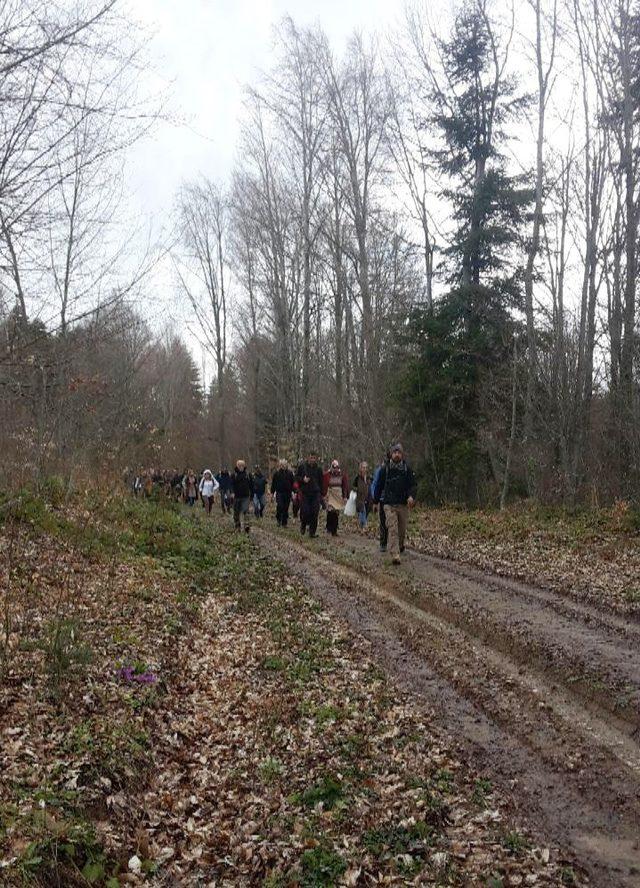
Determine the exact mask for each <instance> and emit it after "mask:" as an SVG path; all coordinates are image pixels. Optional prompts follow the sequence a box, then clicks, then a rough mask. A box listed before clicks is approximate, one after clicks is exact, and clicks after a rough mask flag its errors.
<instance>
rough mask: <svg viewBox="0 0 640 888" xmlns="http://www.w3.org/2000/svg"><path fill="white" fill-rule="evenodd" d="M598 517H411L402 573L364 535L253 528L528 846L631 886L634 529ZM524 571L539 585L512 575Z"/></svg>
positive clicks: (636, 662) (596, 877) (634, 841)
mask: <svg viewBox="0 0 640 888" xmlns="http://www.w3.org/2000/svg"><path fill="white" fill-rule="evenodd" d="M612 520H615V521H616V522H617V520H618V519H617V517H616V516H614V518H613V519H611V516H604V517H603V516H597V515H593V516H591V524H589V523H588V522H587V520H586V517H585V516H578V518H577V519H576V518H574V519H571V518H570V517H569V516H566V515H561V514H558V513H556V514H555V515H553V516H551V515H550V516H549V517H548V519H547V523H546V526H545V525H543V524H542V523H541V522H539V523H538V525H537V526H536V525H534V524H533V523H531V524H530V525H528V526H527V525H526V524H525V522H524V520H523V513H522V512H521V511H516V512H515V515H514V513H511V515H509V514H506V515H500V514H497V515H494V514H491V513H485V514H483V513H478V512H476V513H460V512H457V511H453V510H449V511H444V510H443V511H440V512H434V513H431V514H427V513H425V512H419V513H418V514H416V515H415V516H414V517H413V519H412V522H411V531H410V535H409V539H410V542H411V544H412V545H410V547H409V548H408V550H407V552H406V553H405V558H404V563H403V565H402V566H401V567H396V566H393V565H391V563H390V559H389V558H388V557H387V556H385V555H382V554H380V553H379V552H378V551H377V546H376V542H375V539H372V538H371V532H370V534H369V535H368V536H366V537H362V536H360V535H359V534H357V533H355V532H354V531H353V529H352V528H349V529H346V528H345V531H344V532H343V533H342V534H341V535H340V536H339V537H338V538H336V539H333V538H331V537H328V536H327V535H326V534H323V533H320V535H319V536H318V538H317V539H315V540H309V539H308V538H306V537H300V535H299V534H298V533H297V531H296V529H295V528H289V529H288V530H287V531H284V533H286V535H287V537H288V538H289V545H288V546H287V547H286V548H285V547H283V546H282V543H281V540H280V539H278V535H279V536H281V535H282V534H283V531H282V530H278V529H277V530H276V532H275V533H274V530H273V528H270V527H269V526H268V525H266V524H265V525H264V527H263V528H261V530H260V532H259V533H260V541H261V545H262V546H263V547H264V548H265V550H266V551H270V552H274V553H275V552H276V551H277V552H280V553H281V554H280V557H281V558H282V559H283V560H284V561H285V563H286V564H287V566H288V567H289V569H290V570H292V571H294V572H295V573H296V574H297V575H298V576H299V577H300V578H301V579H302V580H303V581H305V582H306V583H307V584H308V586H309V587H310V588H313V589H314V591H315V594H316V595H318V596H319V598H320V599H321V600H323V601H324V602H325V604H327V605H328V606H330V607H331V609H332V610H333V611H334V612H337V613H339V614H340V615H341V616H342V617H343V618H345V619H346V620H347V621H348V622H349V624H350V626H351V628H352V630H353V631H356V632H358V633H360V634H362V635H364V636H365V637H366V638H368V639H369V640H370V641H371V643H372V645H373V653H374V655H375V657H376V659H377V661H378V662H380V663H381V664H382V665H384V666H385V668H386V669H387V670H388V672H389V673H390V674H391V675H393V676H394V677H395V679H396V681H397V682H399V684H400V685H401V686H402V687H404V688H407V689H409V690H410V691H411V692H412V693H417V694H420V695H421V697H422V698H423V699H424V700H425V702H427V703H428V704H429V705H431V706H432V707H433V712H434V714H435V718H434V722H433V723H435V724H437V725H438V726H441V727H443V728H444V729H446V730H448V731H450V732H451V733H453V735H454V736H455V737H456V740H457V742H458V743H459V744H460V745H461V747H462V749H463V758H464V759H465V760H466V761H470V762H473V763H474V765H475V766H476V767H479V768H482V769H483V773H484V774H485V775H486V777H487V779H489V780H490V781H491V782H492V783H493V784H494V785H496V786H499V787H500V788H501V789H502V790H503V791H504V792H505V793H509V794H510V798H511V803H512V805H513V810H514V812H515V813H516V815H517V816H518V817H520V818H521V819H522V822H523V823H525V824H526V825H527V826H528V828H529V829H531V830H532V831H533V833H534V834H535V835H536V837H537V840H538V841H539V842H540V841H542V842H544V841H548V840H549V839H550V837H553V838H554V840H555V841H557V842H560V843H562V844H563V845H564V847H567V848H570V849H572V851H573V853H574V854H575V855H576V856H577V858H578V859H579V860H580V861H581V862H582V863H583V865H585V866H586V867H587V869H588V871H589V873H590V874H591V877H592V879H593V882H594V884H597V885H611V886H622V885H639V884H640V844H639V836H640V645H639V642H640V620H639V619H638V611H637V608H636V602H635V600H633V598H632V597H631V596H626V595H624V593H623V592H621V590H622V589H623V588H624V587H625V586H626V588H631V587H632V586H633V587H634V588H637V586H635V584H636V583H637V581H638V572H637V564H638V559H637V553H636V552H635V551H633V545H632V542H633V538H634V536H635V532H634V531H633V529H629V528H628V527H619V526H616V525H614V526H611V525H612ZM594 525H595V526H594ZM372 530H373V528H372ZM547 540H548V551H547V555H546V558H545V557H544V551H543V550H544V547H545V542H541V541H547ZM614 547H615V549H614ZM429 550H430V551H432V552H435V553H437V554H435V555H433V554H428V552H429ZM531 552H533V553H535V556H532V565H533V566H531V565H530V564H529V562H528V560H527V559H528V557H529V556H530V553H531ZM283 553H284V554H283ZM445 553H446V554H447V555H449V556H450V557H449V558H443V557H442V555H443V554H445ZM452 558H456V559H457V558H460V559H463V558H464V561H465V562H466V563H461V561H458V560H451V559H452ZM585 562H588V565H589V569H590V571H591V576H592V578H593V586H592V587H590V586H589V582H588V578H587V574H586V571H585V570H584V563H585ZM476 564H477V565H481V566H482V568H484V569H483V570H480V569H478V568H477V567H475V566H472V565H476ZM489 565H491V566H494V565H495V567H496V568H497V569H498V570H499V571H500V573H501V574H502V576H500V575H498V574H497V573H496V571H492V572H491V573H489V572H488V571H487V569H486V568H487V567H488V566H489ZM574 565H575V570H576V572H575V574H574V573H573V572H572V571H573V567H574ZM578 568H579V569H578ZM536 571H538V572H536ZM523 575H524V576H526V577H527V578H528V579H531V578H533V577H536V578H537V579H539V581H540V585H538V586H534V585H532V584H525V583H524V582H522V580H516V579H511V577H522V576H523ZM623 577H624V580H623V579H622V578H623Z"/></svg>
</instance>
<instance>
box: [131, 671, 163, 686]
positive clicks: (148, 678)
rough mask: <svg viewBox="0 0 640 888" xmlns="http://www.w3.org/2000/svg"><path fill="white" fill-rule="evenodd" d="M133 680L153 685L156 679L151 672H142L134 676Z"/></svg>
mask: <svg viewBox="0 0 640 888" xmlns="http://www.w3.org/2000/svg"><path fill="white" fill-rule="evenodd" d="M133 680H134V681H139V682H140V683H141V684H155V682H156V681H157V680H158V679H157V678H156V676H155V675H154V674H153V672H142V673H141V674H140V675H134V676H133Z"/></svg>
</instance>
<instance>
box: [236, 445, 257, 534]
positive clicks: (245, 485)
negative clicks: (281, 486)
mask: <svg viewBox="0 0 640 888" xmlns="http://www.w3.org/2000/svg"><path fill="white" fill-rule="evenodd" d="M231 489H232V491H233V523H234V525H235V528H236V530H240V517H241V516H242V524H243V526H244V530H245V533H249V507H250V505H251V500H252V498H253V478H252V477H251V475H250V474H249V473H248V472H247V466H246V463H245V461H244V460H243V459H239V460H238V462H237V463H236V468H235V471H234V473H233V475H232V476H231Z"/></svg>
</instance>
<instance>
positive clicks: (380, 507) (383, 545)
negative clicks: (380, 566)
mask: <svg viewBox="0 0 640 888" xmlns="http://www.w3.org/2000/svg"><path fill="white" fill-rule="evenodd" d="M390 459H391V451H390V450H387V453H386V456H385V458H384V460H383V461H382V462H381V463H380V465H379V466H377V467H376V470H375V472H374V473H373V478H372V479H371V499H372V500H373V501H374V507H373V508H374V511H376V512H377V513H378V520H379V524H380V528H379V533H378V538H379V540H380V551H381V552H386V551H387V540H388V538H389V530H388V528H387V516H386V515H385V511H384V491H382V495H381V497H380V500H379V501H378V502H376V498H375V497H376V488H377V487H378V482H379V480H380V473H381V472H382V470H383V469H384V467H385V464H386V463H388V462H389V460H390Z"/></svg>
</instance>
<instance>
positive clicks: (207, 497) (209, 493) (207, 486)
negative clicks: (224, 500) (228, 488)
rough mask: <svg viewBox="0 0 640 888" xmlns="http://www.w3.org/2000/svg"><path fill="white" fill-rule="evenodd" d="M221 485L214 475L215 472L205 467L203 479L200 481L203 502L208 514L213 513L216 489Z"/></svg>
mask: <svg viewBox="0 0 640 888" xmlns="http://www.w3.org/2000/svg"><path fill="white" fill-rule="evenodd" d="M219 487H220V485H219V484H218V482H217V481H216V479H215V478H214V477H213V472H212V471H211V469H205V470H204V472H203V473H202V480H201V481H200V488H199V489H200V496H201V497H202V502H203V503H204V507H205V509H206V510H207V515H210V514H211V508H212V506H213V498H214V496H215V492H216V490H218V488H219Z"/></svg>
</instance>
